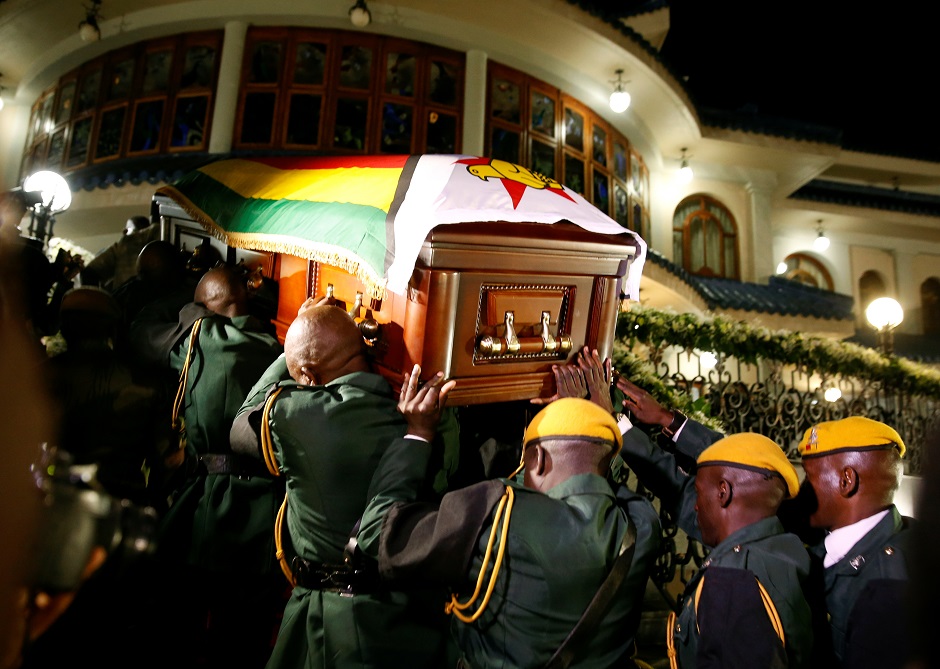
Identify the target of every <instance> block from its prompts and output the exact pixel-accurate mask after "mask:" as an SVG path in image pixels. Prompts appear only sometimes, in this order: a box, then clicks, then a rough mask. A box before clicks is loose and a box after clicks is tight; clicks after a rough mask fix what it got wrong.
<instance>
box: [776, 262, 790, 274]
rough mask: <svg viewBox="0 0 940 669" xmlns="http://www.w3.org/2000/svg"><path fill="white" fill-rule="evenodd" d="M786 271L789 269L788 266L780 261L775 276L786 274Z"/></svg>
mask: <svg viewBox="0 0 940 669" xmlns="http://www.w3.org/2000/svg"><path fill="white" fill-rule="evenodd" d="M788 269H790V266H789V265H788V264H787V261H786V260H781V261H780V262H779V263H777V274H786V273H787V270H788Z"/></svg>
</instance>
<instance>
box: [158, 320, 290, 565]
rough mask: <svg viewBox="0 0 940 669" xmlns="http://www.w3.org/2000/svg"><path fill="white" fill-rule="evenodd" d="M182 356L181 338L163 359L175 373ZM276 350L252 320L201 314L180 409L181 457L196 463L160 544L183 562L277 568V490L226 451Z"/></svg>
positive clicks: (253, 466) (185, 344)
mask: <svg viewBox="0 0 940 669" xmlns="http://www.w3.org/2000/svg"><path fill="white" fill-rule="evenodd" d="M188 351H189V338H188V337H183V339H182V340H181V341H180V343H179V344H178V345H177V346H176V347H175V348H174V349H173V350H172V351H171V353H170V366H171V367H172V368H173V369H174V371H175V372H176V373H177V374H178V373H180V372H181V371H182V368H183V364H184V362H185V360H186V356H187V354H188ZM281 351H282V347H281V345H280V344H279V343H278V341H277V339H275V338H274V337H273V336H272V335H271V334H269V333H268V332H267V331H265V330H263V329H262V327H261V323H260V322H259V321H258V320H257V319H256V318H254V317H253V316H236V317H235V318H232V319H229V318H225V317H223V316H218V315H214V314H212V312H209V311H206V312H205V314H204V315H203V320H202V322H201V325H200V328H199V333H198V339H197V341H196V347H195V349H194V351H193V356H192V363H191V365H190V368H189V372H188V375H187V388H186V394H185V395H184V398H183V410H182V415H183V421H184V424H185V426H186V441H187V451H188V457H189V458H192V459H193V460H196V461H199V464H198V465H195V463H193V464H194V465H195V466H196V474H195V475H194V476H192V477H191V478H190V479H189V480H188V481H187V482H186V483H185V484H184V488H183V489H182V491H181V492H179V493H178V496H177V497H176V499H175V501H174V503H173V506H172V507H171V508H170V510H169V511H168V513H167V517H166V519H165V523H164V526H165V527H166V528H167V531H168V532H170V533H171V536H166V537H164V539H165V541H171V542H172V541H175V540H177V539H178V540H179V541H180V542H181V546H186V547H187V548H188V556H187V558H186V561H187V562H189V563H190V564H194V565H199V566H201V567H203V568H205V569H208V570H211V571H213V572H220V571H221V572H224V573H228V574H231V575H240V574H243V573H244V571H245V570H247V571H248V573H253V574H265V573H269V572H273V571H275V570H276V566H275V564H274V562H273V560H272V559H271V555H272V554H273V550H274V549H273V539H272V536H273V531H274V518H275V516H276V513H277V506H278V504H279V503H280V498H281V489H280V487H279V486H277V485H275V483H274V482H273V480H272V478H271V476H270V475H269V474H268V473H267V472H266V471H264V469H263V467H260V466H259V464H258V463H257V462H256V461H254V460H250V459H248V460H246V459H243V458H238V457H237V456H235V455H234V454H233V453H232V450H231V448H230V446H229V431H230V430H231V425H232V421H233V420H234V419H235V414H236V413H237V411H238V410H239V409H240V408H241V406H242V403H243V402H244V400H245V396H246V395H247V393H248V391H249V389H250V388H251V387H252V385H253V384H254V383H255V381H256V380H257V379H258V377H259V376H261V374H262V373H264V371H265V370H266V369H267V368H268V366H269V365H270V364H271V362H272V361H273V360H274V359H275V358H277V356H278V355H279V354H280V353H281ZM181 534H182V535H183V536H180V535H181ZM186 535H188V536H186Z"/></svg>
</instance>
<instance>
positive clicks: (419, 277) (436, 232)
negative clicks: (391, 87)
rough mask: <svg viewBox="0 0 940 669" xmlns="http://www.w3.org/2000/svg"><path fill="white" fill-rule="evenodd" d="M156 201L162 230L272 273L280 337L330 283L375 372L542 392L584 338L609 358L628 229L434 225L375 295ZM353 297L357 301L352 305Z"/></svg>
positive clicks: (630, 244) (344, 276)
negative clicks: (396, 288)
mask: <svg viewBox="0 0 940 669" xmlns="http://www.w3.org/2000/svg"><path fill="white" fill-rule="evenodd" d="M154 205H155V209H156V211H155V215H159V216H160V220H161V221H162V223H163V226H164V238H165V239H168V240H169V241H171V242H173V243H174V244H176V245H177V246H179V247H180V248H185V249H187V250H190V251H192V250H194V249H195V248H196V247H198V246H199V245H200V244H209V245H212V246H214V247H215V248H216V249H218V250H219V251H220V252H221V253H222V257H224V258H226V259H227V260H228V261H229V262H230V263H244V264H246V265H248V266H249V267H251V268H258V269H259V270H260V271H261V273H262V274H263V275H264V276H266V277H268V278H270V279H273V280H274V281H276V282H277V289H278V290H277V292H278V299H277V307H276V316H275V318H274V324H275V327H276V330H277V333H278V336H279V338H280V339H281V340H282V341H283V339H284V335H285V334H286V332H287V328H288V327H289V326H290V324H291V322H292V321H293V319H294V318H295V317H296V315H297V310H298V308H299V307H300V305H301V304H303V302H304V301H305V300H306V299H307V298H308V297H311V296H322V295H325V294H326V293H327V291H328V290H332V292H333V295H334V297H335V298H336V299H337V300H338V301H340V302H341V303H343V307H344V308H345V309H347V311H350V312H352V315H353V317H354V318H356V319H357V320H358V321H360V324H361V325H360V327H361V329H362V330H363V332H364V335H365V337H366V341H367V343H368V344H369V346H370V349H371V352H372V353H373V355H374V360H375V364H376V367H377V370H378V371H380V372H381V373H382V374H383V375H384V376H386V377H387V378H388V379H389V380H390V381H391V382H392V383H400V381H401V376H402V373H403V371H405V370H409V371H410V370H411V369H412V366H413V365H414V364H415V363H420V364H421V367H422V370H423V376H424V377H425V378H428V377H430V376H431V375H432V374H434V373H435V372H436V371H438V370H441V371H443V372H444V374H445V375H446V376H447V377H448V378H452V379H456V380H457V386H456V388H455V389H454V390H453V391H452V393H451V403H452V404H458V405H459V404H464V405H470V404H484V403H489V402H503V401H511V400H527V399H532V398H534V397H539V396H548V395H551V394H552V393H553V392H554V389H553V388H554V379H553V376H552V373H551V366H552V365H553V364H555V363H558V362H564V361H566V360H568V359H570V358H571V355H572V353H573V352H576V351H578V350H579V349H580V347H582V346H584V345H587V346H590V347H591V348H597V349H598V351H599V352H600V354H601V356H606V355H609V354H610V352H611V348H612V343H613V337H614V328H615V325H616V319H617V312H618V310H619V308H620V299H621V294H620V291H621V286H622V281H623V278H624V276H625V275H626V273H627V269H628V267H629V264H630V263H631V262H632V259H633V258H634V256H635V253H636V247H635V241H634V239H633V237H631V236H628V235H603V234H596V233H592V232H588V231H585V230H583V229H582V228H580V227H578V226H575V225H573V224H571V223H566V222H562V223H554V224H545V223H507V222H497V223H461V224H452V225H441V226H438V227H436V228H434V229H432V231H431V233H430V234H429V235H428V237H427V238H426V240H425V242H424V244H423V246H422V248H421V252H420V254H419V257H418V260H417V263H416V265H415V269H414V273H413V275H412V277H411V281H410V283H409V285H408V289H407V294H405V295H399V294H396V293H392V292H386V294H385V297H384V298H383V299H382V300H381V301H380V302H379V301H375V300H370V299H369V298H368V297H366V295H368V293H367V292H366V290H365V287H364V286H363V285H362V283H361V282H360V281H359V279H357V278H356V277H355V276H353V275H352V274H349V273H347V272H345V271H344V270H342V269H339V268H337V267H334V266H331V265H328V264H325V263H321V262H315V261H311V260H307V259H305V258H300V257H297V256H293V255H287V254H283V253H269V252H261V251H250V250H245V249H239V248H233V247H229V246H226V245H225V244H224V243H223V242H221V241H219V240H218V239H216V238H214V237H212V236H211V235H209V233H208V232H206V231H205V230H204V229H203V227H202V226H201V225H200V224H199V223H197V222H196V221H193V220H191V219H190V218H189V217H188V215H187V214H186V213H185V212H184V211H183V210H182V209H181V208H180V207H179V206H178V205H177V204H176V203H175V202H173V201H172V200H170V199H168V198H161V197H155V199H154ZM357 296H358V297H359V299H360V300H362V301H363V304H362V305H361V306H360V307H359V308H355V309H354V307H355V305H356V302H357Z"/></svg>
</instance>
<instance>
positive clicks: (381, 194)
mask: <svg viewBox="0 0 940 669" xmlns="http://www.w3.org/2000/svg"><path fill="white" fill-rule="evenodd" d="M199 171H200V172H202V173H203V174H205V175H207V176H209V177H212V178H213V179H215V180H216V181H218V182H220V183H222V184H224V185H225V186H226V187H228V188H230V189H231V190H233V191H235V192H236V193H238V194H239V195H241V196H242V197H245V198H256V199H261V200H307V201H310V202H343V203H348V204H361V205H368V206H371V207H375V208H377V209H381V210H382V211H384V212H385V213H388V210H389V207H390V206H391V204H392V199H393V198H394V197H395V189H396V188H397V187H398V178H399V176H401V168H389V167H340V168H332V169H291V170H281V169H278V168H276V167H271V166H269V165H264V164H263V163H258V162H254V161H249V160H239V159H233V160H221V161H217V162H214V163H209V164H208V165H205V166H204V167H201V168H199Z"/></svg>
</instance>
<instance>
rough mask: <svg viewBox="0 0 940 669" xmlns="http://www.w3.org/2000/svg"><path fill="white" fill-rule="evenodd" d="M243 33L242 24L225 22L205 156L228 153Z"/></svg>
mask: <svg viewBox="0 0 940 669" xmlns="http://www.w3.org/2000/svg"><path fill="white" fill-rule="evenodd" d="M247 33H248V24H247V23H246V22H245V21H229V22H228V23H226V24H225V39H224V40H223V42H222V59H221V61H220V62H219V82H218V85H217V86H216V89H215V104H214V105H213V109H212V135H211V136H210V137H209V153H228V152H229V151H231V150H232V136H233V135H234V133H235V112H236V110H237V109H238V85H239V83H240V81H241V70H242V56H243V55H244V53H245V35H246V34H247Z"/></svg>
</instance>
